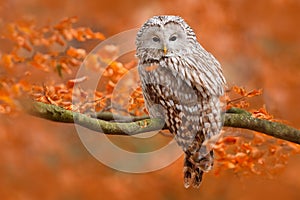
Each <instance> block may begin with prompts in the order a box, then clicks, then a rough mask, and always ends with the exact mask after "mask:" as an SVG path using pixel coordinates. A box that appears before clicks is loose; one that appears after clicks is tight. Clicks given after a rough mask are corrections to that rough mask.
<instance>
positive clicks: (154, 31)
mask: <svg viewBox="0 0 300 200" xmlns="http://www.w3.org/2000/svg"><path fill="white" fill-rule="evenodd" d="M143 41H144V43H143V46H144V48H149V49H157V50H158V51H159V52H162V53H163V55H164V56H172V55H173V54H174V53H175V52H179V51H181V50H183V49H186V48H187V45H186V44H188V41H187V37H186V33H185V32H184V30H183V29H182V28H181V26H180V25H179V24H175V23H169V24H166V25H165V26H163V27H159V26H154V27H149V28H148V29H147V31H145V33H144V39H143Z"/></svg>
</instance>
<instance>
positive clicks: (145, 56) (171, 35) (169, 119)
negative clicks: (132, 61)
mask: <svg viewBox="0 0 300 200" xmlns="http://www.w3.org/2000/svg"><path fill="white" fill-rule="evenodd" d="M136 46H137V51H136V56H137V57H138V59H139V64H138V71H139V75H140V79H141V83H142V89H143V95H144V98H145V103H146V108H147V110H148V111H149V114H150V116H151V117H158V118H163V119H164V120H165V122H166V125H167V126H168V128H169V130H170V132H171V133H172V134H173V135H174V136H175V140H176V142H177V143H178V145H179V146H180V147H181V148H182V149H183V151H184V152H185V163H184V185H185V187H189V186H190V184H192V185H193V186H194V187H199V185H200V183H201V180H202V174H203V172H207V171H209V170H210V169H211V168H212V165H213V150H212V149H211V148H208V146H207V145H204V142H205V141H208V140H210V139H212V138H214V137H215V136H218V135H219V133H220V130H221V127H222V117H221V112H222V110H221V105H220V100H219V97H220V96H221V95H223V93H224V87H225V84H226V81H225V78H224V76H223V74H222V69H221V66H220V64H219V62H218V61H217V60H216V59H215V58H214V57H213V56H212V55H211V54H210V53H208V52H207V51H206V50H205V49H204V48H203V47H202V46H201V45H200V44H199V43H198V42H197V39H196V35H195V33H194V31H193V30H192V29H191V27H190V26H189V25H188V24H187V23H186V22H185V21H184V20H183V19H182V18H181V17H178V16H154V17H152V18H150V19H149V20H148V21H147V22H146V23H145V24H144V25H143V26H142V27H141V29H140V30H139V32H138V34H137V38H136ZM153 65H155V66H156V67H154V68H148V67H149V66H153ZM149 69H150V70H149Z"/></svg>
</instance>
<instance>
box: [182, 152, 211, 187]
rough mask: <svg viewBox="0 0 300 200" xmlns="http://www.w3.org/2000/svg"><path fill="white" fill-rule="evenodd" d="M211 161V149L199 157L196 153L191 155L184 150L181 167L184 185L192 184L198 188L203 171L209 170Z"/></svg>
mask: <svg viewBox="0 0 300 200" xmlns="http://www.w3.org/2000/svg"><path fill="white" fill-rule="evenodd" d="M213 162H214V152H213V150H211V151H210V152H209V153H208V154H206V155H205V156H201V157H200V154H198V153H195V154H193V155H191V154H190V153H189V152H186V154H185V160H184V168H183V175H184V187H185V188H188V187H190V186H191V185H192V186H193V187H194V188H199V186H200V184H201V181H202V175H203V172H208V171H209V170H211V168H212V166H213Z"/></svg>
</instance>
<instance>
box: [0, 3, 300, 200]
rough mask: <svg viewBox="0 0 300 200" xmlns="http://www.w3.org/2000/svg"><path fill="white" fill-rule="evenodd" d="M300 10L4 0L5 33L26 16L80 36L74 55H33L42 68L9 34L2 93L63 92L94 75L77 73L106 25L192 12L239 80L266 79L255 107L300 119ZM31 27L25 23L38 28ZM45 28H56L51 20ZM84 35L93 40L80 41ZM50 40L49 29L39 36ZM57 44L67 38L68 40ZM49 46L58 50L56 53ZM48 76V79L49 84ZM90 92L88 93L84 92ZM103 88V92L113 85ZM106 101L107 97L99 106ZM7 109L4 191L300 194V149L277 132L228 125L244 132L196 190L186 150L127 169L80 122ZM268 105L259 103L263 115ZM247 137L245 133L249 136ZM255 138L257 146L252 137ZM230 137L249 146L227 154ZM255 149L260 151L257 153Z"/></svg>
mask: <svg viewBox="0 0 300 200" xmlns="http://www.w3.org/2000/svg"><path fill="white" fill-rule="evenodd" d="M299 10H300V2H299V1H298V0H267V1H255V2H253V1H241V0H220V1H197V0H185V1H180V0H172V1H168V0H167V1H166V0H164V1H162V0H154V1H138V0H129V1H120V0H110V1H96V0H95V1H80V0H78V1H71V0H66V1H58V0H52V1H48V0H47V1H36V0H27V1H9V0H7V1H4V0H0V13H1V15H0V28H1V30H2V31H1V34H2V35H3V34H4V35H5V34H9V33H8V32H7V33H3V30H9V29H6V28H7V27H6V24H7V23H9V22H16V23H19V24H20V23H21V24H22V23H24V19H25V21H26V22H28V23H29V22H32V23H33V24H32V25H30V24H29V25H28V24H25V25H24V26H23V27H31V28H32V29H33V26H34V27H47V26H48V25H49V26H54V25H55V24H59V25H60V26H63V27H62V28H61V27H60V26H58V27H57V29H56V30H57V31H58V32H59V31H64V30H69V31H67V32H63V33H62V32H59V34H53V38H52V39H51V40H49V41H50V42H51V41H55V42H56V43H61V44H63V43H64V42H68V41H64V40H61V38H59V35H63V34H65V36H66V37H67V38H69V37H75V40H76V41H77V42H76V41H75V42H74V41H70V43H71V45H70V47H68V49H66V51H65V52H66V55H64V56H61V55H56V54H51V55H50V54H49V55H47V56H46V57H45V55H42V54H37V55H35V56H36V57H35V59H33V61H32V63H31V64H32V65H33V66H35V67H36V68H37V69H38V70H32V71H30V73H29V72H27V71H26V70H24V67H23V66H22V65H18V64H15V63H14V62H12V61H14V60H15V61H16V60H18V58H12V57H7V56H5V55H7V53H10V52H11V51H13V49H12V46H13V43H12V42H11V41H10V40H7V39H4V38H0V57H1V60H2V63H1V66H0V78H1V83H2V85H1V88H0V89H1V94H0V97H1V102H0V103H3V102H5V103H6V104H8V105H9V104H13V102H12V101H13V99H14V98H15V96H17V95H18V94H19V92H20V91H21V90H26V89H27V90H29V88H30V87H31V85H28V84H29V83H30V84H32V83H40V85H37V86H36V87H34V95H35V96H34V98H37V99H39V98H46V97H47V95H46V97H45V95H39V92H41V93H43V92H44V90H46V91H47V94H49V95H48V96H51V95H52V93H55V94H56V93H57V92H58V91H59V93H60V94H61V96H60V97H62V96H63V95H64V94H65V93H67V92H68V91H69V90H71V88H72V84H74V81H75V82H76V81H84V80H83V79H84V78H83V79H82V80H72V78H74V77H72V73H73V72H74V71H76V69H77V68H76V66H78V63H80V61H81V59H82V58H83V57H84V56H85V55H86V53H88V52H89V51H90V50H91V49H92V48H93V47H94V46H95V45H97V44H98V43H99V39H100V40H102V39H103V35H102V34H104V36H105V37H109V36H111V35H113V34H116V33H118V32H121V31H124V30H127V29H131V28H137V27H139V26H140V25H141V24H142V23H143V22H144V21H145V20H146V19H148V18H149V17H151V16H153V15H157V14H176V15H180V16H182V17H183V18H184V19H186V21H187V22H188V23H189V24H190V25H191V26H192V28H193V29H194V30H195V32H196V33H197V35H198V39H199V41H200V42H201V43H202V44H203V46H204V47H205V48H206V49H208V50H209V51H210V52H212V53H213V54H214V55H215V56H216V57H217V58H218V60H219V61H220V62H221V63H222V65H223V68H224V73H225V76H226V78H227V81H228V83H230V85H239V86H244V87H245V88H246V89H247V91H248V90H251V89H253V88H263V94H262V95H261V96H259V97H254V98H251V99H250V100H249V103H250V108H253V109H255V108H256V109H258V108H260V107H261V105H263V104H265V109H267V110H268V112H269V113H272V115H274V116H275V118H277V119H278V118H280V119H284V120H286V121H287V122H288V123H289V124H291V125H293V126H295V127H297V128H300V127H299V123H300V112H299V110H300V105H299V103H298V102H299V100H298V98H297V97H298V96H299V95H300V81H299V80H298V79H299V77H300V69H299V66H300V63H299V61H300V53H299V52H300V35H299V33H300V27H299V21H300V13H299ZM70 16H77V18H78V22H77V23H76V26H77V27H88V28H90V29H84V28H83V29H81V28H78V29H76V28H75V29H74V30H73V29H72V30H71V29H68V26H69V25H66V24H64V23H60V22H61V20H62V19H64V18H66V17H70ZM69 19H70V20H71V21H72V20H73V18H69ZM74 19H75V18H74ZM31 28H29V29H28V30H26V29H24V31H25V32H26V31H27V32H30V30H31ZM44 31H46V32H47V30H46V29H45V30H44ZM101 33H102V34H101ZM51 34H52V32H51V33H48V32H47V36H49V37H50V36H51V37H52V35H51ZM84 38H85V39H88V41H86V42H85V43H84V44H82V43H80V42H81V41H82V40H85V39H84ZM92 38H94V39H92ZM90 39H91V40H90ZM49 41H45V40H43V37H42V38H41V40H40V41H38V42H40V43H45V42H49ZM15 42H17V44H18V45H21V46H22V48H24V49H27V50H30V48H31V46H30V45H29V44H27V43H26V40H22V38H16V40H15ZM76 45H77V46H76ZM80 45H82V46H80ZM71 46H74V48H80V49H79V50H78V49H74V48H73V47H71ZM75 46H76V47H75ZM56 48H60V47H59V45H58V46H55V49H56ZM19 53H20V52H19ZM23 53H24V52H23ZM48 56H50V58H55V59H53V60H51V59H49V57H48ZM57 59H60V61H59V63H60V64H61V66H60V67H58V68H57V65H56V63H55V62H56V61H55V60H57ZM34 61H35V62H34ZM51 66H52V67H51ZM70 66H74V67H70ZM69 67H70V68H69ZM111 67H112V68H113V67H114V66H111ZM128 67H132V66H131V64H130V63H127V65H124V66H123V68H124V69H123V68H122V69H123V70H126V69H127V68H128ZM41 69H42V70H41ZM47 71H48V72H47ZM60 73H62V74H63V76H60V75H59V74H60ZM12 80H18V81H17V82H18V84H17V85H14V84H13V83H10V82H9V81H12ZM51 81H52V82H51ZM3 83H7V84H3ZM41 83H47V85H44V86H42V84H41ZM51 83H53V84H51ZM112 84H113V83H112ZM11 85H12V87H11ZM20 88H22V89H20ZM107 89H108V90H109V88H107ZM236 90H239V89H238V88H236ZM53 91H54V92H53ZM51 92H52V93H51ZM240 93H241V92H240ZM82 95H84V93H80V95H79V96H82ZM96 95H98V97H99V98H100V99H101V97H102V95H103V94H101V93H99V94H98V93H97V94H96ZM52 97H53V95H52ZM137 97H139V96H137ZM53 98H54V97H53ZM53 98H51V99H50V100H49V99H48V100H47V99H42V101H50V102H49V103H57V101H56V100H57V99H55V98H54V99H53ZM65 98H67V97H65ZM39 100H41V99H39ZM51 101H53V102H51ZM102 103H103V102H99V107H101V106H102ZM3 105H5V104H3ZM59 105H61V104H59ZM63 106H66V107H67V106H70V105H63ZM0 112H1V113H2V114H0V145H1V150H2V151H1V152H0V175H1V179H0V196H1V198H2V199H128V198H132V199H136V198H141V197H144V198H145V199H199V198H201V199H230V200H231V199H245V200H247V199H254V198H255V199H283V198H284V199H300V194H299V192H298V191H299V190H300V179H299V178H298V174H299V173H298V168H299V165H300V156H299V154H296V155H293V156H291V157H289V154H291V152H292V150H291V149H287V150H286V149H285V150H284V151H277V149H279V148H280V147H281V146H284V145H286V144H285V143H284V142H282V141H277V140H275V141H274V140H271V143H268V144H267V146H263V147H260V146H259V144H260V142H261V141H265V140H266V139H265V137H262V136H261V135H260V134H255V135H253V133H251V132H250V131H241V130H235V129H226V133H227V134H228V135H232V136H238V137H228V138H225V140H224V141H222V143H220V144H219V145H220V146H219V147H218V150H220V151H219V152H218V154H219V155H221V156H220V159H219V160H218V162H217V163H216V165H217V166H216V169H215V170H214V171H212V172H210V173H208V174H206V175H205V177H204V181H203V184H202V185H201V188H200V189H198V190H197V189H189V190H186V189H184V187H183V185H182V175H181V173H182V165H183V163H182V159H179V160H178V161H176V162H175V163H173V164H172V165H170V166H169V167H167V168H164V169H162V170H159V171H156V172H151V173H146V174H126V173H122V172H118V171H115V170H112V169H110V168H108V167H106V166H104V165H103V164H101V163H100V162H98V161H97V160H96V159H94V158H93V157H92V156H91V155H90V154H89V153H88V152H87V150H86V149H85V148H84V146H83V145H82V143H81V141H80V140H79V138H78V136H77V135H76V130H75V129H74V126H73V125H66V124H60V123H54V122H50V121H46V120H43V119H39V118H35V117H32V116H28V115H26V114H24V113H18V112H13V113H11V114H8V113H10V110H9V107H7V106H2V107H1V108H0ZM264 112H265V110H262V111H260V112H257V113H258V114H259V115H260V116H261V115H262V113H264ZM266 115H267V114H266ZM239 137H244V138H245V139H243V140H239V139H238V138H239ZM125 141H126V140H125ZM254 141H255V142H254ZM253 143H254V144H256V145H257V146H256V147H255V146H251V144H253ZM235 144H236V145H235ZM223 145H225V146H226V147H227V148H228V149H227V150H228V151H233V152H236V151H238V152H239V154H238V155H233V154H226V155H223V157H222V154H223V153H224V152H222V151H221V150H222V148H223ZM234 148H238V150H236V149H234ZM249 151H250V152H251V154H247V152H249ZM263 151H265V152H267V153H264V154H267V155H268V157H267V160H266V161H262V160H261V159H256V158H261V157H260V156H259V155H260V153H261V152H263ZM250 155H251V156H250ZM269 155H273V156H269ZM226 156H227V159H232V160H234V161H235V162H236V163H238V164H239V165H237V166H238V168H237V167H236V166H235V165H232V163H229V164H228V163H227V165H226V166H225V165H222V164H223V163H222V160H221V159H222V158H225V157H226ZM231 157H232V158H231ZM255 159H256V160H255ZM253 160H255V163H260V162H268V164H266V165H262V166H263V167H262V169H260V168H255V171H254V172H255V173H248V172H253V168H251V167H252V164H253V162H254V161H253ZM225 164H226V163H225ZM273 166H274V167H273ZM223 168H224V169H223ZM248 168H249V169H248ZM245 172H246V173H245Z"/></svg>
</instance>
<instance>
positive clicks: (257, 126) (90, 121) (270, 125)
mask: <svg viewBox="0 0 300 200" xmlns="http://www.w3.org/2000/svg"><path fill="white" fill-rule="evenodd" d="M26 107H27V110H28V112H29V113H30V114H32V115H35V116H38V117H41V118H45V119H49V120H52V121H57V122H65V123H76V124H78V125H80V126H83V127H86V128H88V129H91V130H94V131H98V132H102V133H105V134H110V135H134V134H139V133H144V132H149V131H155V130H161V129H166V127H164V121H163V120H161V119H150V118H149V117H148V116H143V117H125V116H120V115H114V114H112V113H109V112H105V113H104V112H103V113H97V115H96V116H94V117H95V118H93V117H89V116H87V115H85V114H81V113H78V112H73V111H70V110H65V109H64V108H61V107H59V106H55V105H50V104H45V103H41V102H33V103H32V104H30V105H29V106H28V105H27V106H26ZM113 120H116V121H117V122H116V121H113ZM224 126H228V127H235V128H243V129H249V130H254V131H258V132H261V133H264V134H266V135H270V136H273V137H276V138H279V139H283V140H287V141H290V142H294V143H297V144H300V130H298V129H295V128H293V127H291V126H288V125H285V124H282V123H278V122H272V121H268V120H264V119H258V118H254V117H252V115H251V113H249V112H248V111H245V110H242V109H239V108H231V109H229V110H228V111H227V112H226V113H225V120H224Z"/></svg>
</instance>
